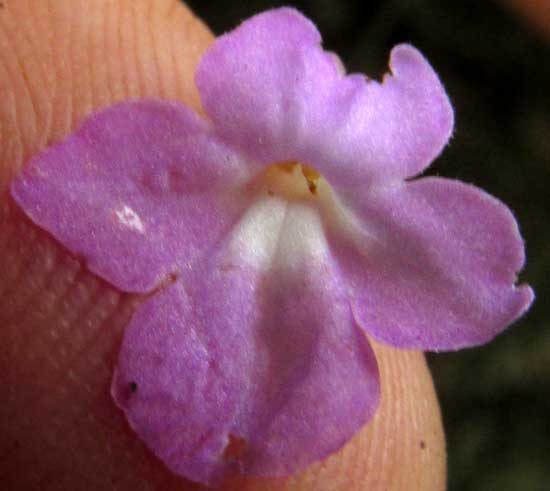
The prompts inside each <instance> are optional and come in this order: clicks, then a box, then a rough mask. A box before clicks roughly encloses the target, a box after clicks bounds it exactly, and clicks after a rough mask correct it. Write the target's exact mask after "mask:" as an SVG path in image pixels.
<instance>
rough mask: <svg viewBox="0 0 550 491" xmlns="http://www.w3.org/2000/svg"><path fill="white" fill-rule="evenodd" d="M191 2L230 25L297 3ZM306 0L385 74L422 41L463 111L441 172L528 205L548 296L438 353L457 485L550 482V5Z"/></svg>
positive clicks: (545, 485) (531, 254)
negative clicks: (529, 11)
mask: <svg viewBox="0 0 550 491" xmlns="http://www.w3.org/2000/svg"><path fill="white" fill-rule="evenodd" d="M520 1H521V0H520ZM187 3H188V4H189V5H190V6H191V8H192V9H193V10H194V11H195V12H196V13H197V14H198V15H199V16H200V17H202V18H203V19H204V20H205V22H206V23H207V24H208V25H209V26H210V27H211V29H212V30H213V31H214V32H215V33H216V34H221V33H223V32H224V31H227V30H230V29H232V28H233V27H234V26H236V25H237V24H238V23H239V22H240V21H241V20H244V19H245V18H247V17H249V16H250V15H252V14H254V13H257V12H259V11H261V10H265V9H267V8H270V7H274V6H279V5H283V3H280V2H276V1H273V0H249V1H247V2H246V3H242V4H240V3H228V2H225V1H220V0H192V1H189V2H187ZM528 3H529V2H525V5H524V7H526V6H527V4H528ZM535 3H537V2H531V4H535ZM540 3H541V4H544V0H543V1H542V2H540ZM286 5H288V3H286ZM292 5H293V6H295V7H297V8H298V9H300V10H301V11H302V12H304V13H305V14H306V15H307V16H309V17H310V18H311V19H312V20H313V21H314V22H315V23H316V24H317V26H318V27H319V29H320V31H321V33H322V34H323V37H324V40H325V47H326V48H327V49H329V50H332V51H335V52H337V53H338V54H339V55H340V56H341V58H342V59H343V61H344V63H345V65H346V67H347V68H348V71H353V72H362V73H367V74H369V75H370V76H373V77H376V78H379V77H380V76H381V75H382V74H383V73H384V71H385V70H386V64H387V58H388V53H389V50H390V48H391V47H392V46H393V45H394V44H396V43H399V42H403V41H406V42H410V43H412V44H414V45H415V46H416V47H417V48H419V49H420V50H421V51H422V52H423V53H424V54H425V55H426V57H427V58H428V59H429V60H430V62H431V63H432V64H433V66H434V67H435V68H436V70H437V72H438V73H439V75H440V77H441V79H442V81H443V83H444V85H445V86H446V88H447V91H448V93H449V95H450V97H451V99H452V101H453V104H454V107H455V111H456V131H455V135H454V138H453V140H452V142H451V144H450V146H449V147H447V149H446V150H445V152H444V154H443V155H442V157H440V158H439V159H438V160H437V161H436V162H435V164H434V165H433V166H432V167H431V168H430V170H429V173H432V174H438V175H442V176H446V177H452V178H458V179H461V180H463V181H466V182H471V183H475V184H476V185H478V186H480V187H481V188H483V189H485V190H487V191H488V192H490V193H491V194H493V195H495V196H497V197H498V198H500V199H501V200H503V201H504V202H505V203H507V204H508V205H509V206H510V207H511V208H512V210H514V212H515V214H516V216H517V218H518V220H519V222H520V225H521V228H522V232H523V235H524V237H525V240H526V242H527V257H528V260H527V266H526V268H525V270H524V272H523V273H522V274H521V277H520V278H521V280H523V281H526V282H528V283H530V284H531V285H532V286H533V287H534V289H535V291H536V294H537V301H536V302H535V305H534V307H533V308H532V309H531V311H530V312H529V314H528V315H526V316H525V317H524V318H523V319H522V320H521V321H519V322H518V323H516V324H515V325H514V326H513V327H512V328H510V329H509V330H508V331H507V332H506V333H505V334H503V335H501V336H500V337H499V338H498V339H497V340H495V341H494V342H493V343H491V344H490V345H488V346H485V347H482V348H477V349H472V350H466V351H461V352H458V353H445V354H437V355H435V354H430V355H428V359H429V362H430V365H431V368H432V372H433V375H434V378H435V383H436V386H437V389H438V393H439V397H440V400H441V405H442V411H443V419H444V423H445V427H446V433H447V439H448V453H449V490H450V491H457V490H460V491H462V490H470V491H478V490H479V491H487V490H500V491H507V490H518V491H519V490H521V491H526V490H550V403H549V399H550V326H549V320H550V297H549V295H548V293H549V290H550V275H549V274H548V273H549V271H550V240H549V238H550V223H549V222H550V213H548V212H549V207H548V200H547V196H548V195H549V194H550V191H549V190H548V186H549V185H550V68H549V66H550V42H548V41H549V40H550V36H548V35H545V31H544V22H543V21H544V16H543V15H541V14H535V15H533V16H532V17H531V21H532V20H533V19H535V22H534V23H533V24H531V23H530V21H529V20H528V18H529V16H522V15H520V14H519V13H518V11H516V10H514V9H513V8H510V7H509V6H508V5H504V3H503V2H502V3H499V2H497V1H493V2H492V1H483V2H479V1H473V0H466V1H460V2H451V1H446V2H442V1H440V0H417V1H406V0H401V1H399V0H386V1H364V0H363V1H354V0H349V1H345V0H315V1H313V0H311V1H306V0H304V1H296V2H292ZM537 21H538V22H537ZM537 24H538V29H537V27H536V26H537ZM541 26H542V29H541ZM547 27H548V30H547V31H546V34H548V33H550V25H549V26H547Z"/></svg>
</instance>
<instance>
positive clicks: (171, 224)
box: [11, 100, 245, 291]
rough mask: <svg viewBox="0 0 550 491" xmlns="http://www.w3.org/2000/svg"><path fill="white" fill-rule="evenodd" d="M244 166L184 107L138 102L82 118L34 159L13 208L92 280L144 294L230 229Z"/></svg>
mask: <svg viewBox="0 0 550 491" xmlns="http://www.w3.org/2000/svg"><path fill="white" fill-rule="evenodd" d="M244 172H245V169H244V164H243V162H242V161H241V160H240V159H239V158H238V157H237V156H236V155H235V154H234V153H233V152H232V151H230V150H229V149H228V148H227V147H226V146H225V145H223V144H221V143H220V142H219V141H217V140H216V138H215V137H214V136H213V135H212V134H211V131H210V128H209V127H208V125H207V124H206V122H204V121H202V120H200V118H198V117H197V116H196V115H195V114H194V113H193V112H192V111H190V110H189V109H187V108H186V107H185V106H183V105H182V104H177V103H168V102H161V101H154V100H149V101H139V102H130V103H123V104H118V105H115V106H113V107H111V108H109V109H107V110H104V111H102V112H99V113H96V114H95V115H93V116H91V117H90V118H88V119H87V120H86V121H85V122H84V123H83V124H82V126H81V127H80V128H79V129H78V130H77V131H76V132H75V133H73V134H72V135H70V136H69V137H68V138H67V139H66V140H64V141H62V142H61V143H58V144H56V145H54V146H52V147H50V148H48V149H47V150H46V151H44V152H43V153H42V154H39V155H38V156H36V157H34V158H33V159H32V160H31V162H30V163H29V164H28V165H27V166H26V167H25V168H24V169H23V171H22V172H21V174H20V175H19V176H18V177H17V178H16V179H15V180H14V181H13V183H12V186H11V192H12V195H13V197H14V198H15V200H16V201H17V202H18V203H19V205H20V206H21V207H22V208H23V210H24V211H25V212H26V213H27V215H28V216H29V217H30V218H31V219H32V220H33V221H34V222H35V223H37V224H38V225H40V226H41V227H43V228H45V229H46V230H47V231H49V232H50V233H52V234H53V235H54V236H55V237H56V238H57V239H58V240H59V241H60V242H61V243H63V245H65V246H66V247H67V248H68V249H70V250H71V251H72V252H73V253H75V254H77V255H81V256H83V257H84V258H85V259H86V261H87V265H88V267H89V268H90V270H92V271H93V272H95V273H97V274H99V275H100V276H102V277H103V278H105V279H106V280H107V281H109V282H110V283H112V284H113V285H115V286H117V287H118V288H121V289H123V290H126V291H146V290H149V289H151V288H153V287H154V286H155V285H157V284H158V283H159V282H160V281H161V280H162V279H163V278H164V277H166V276H167V275H168V274H170V273H172V272H175V271H177V270H178V267H179V265H178V266H176V262H177V263H179V264H182V263H184V262H188V261H190V260H191V259H192V258H193V257H194V256H195V255H197V253H198V252H199V251H201V250H204V249H206V248H207V247H208V244H210V243H211V242H212V241H214V240H216V239H217V238H218V237H219V236H220V234H221V233H222V232H223V231H224V230H225V229H226V228H227V227H228V226H229V225H230V224H231V223H232V220H233V219H234V218H235V216H236V215H237V214H238V210H240V207H241V205H242V203H240V202H239V201H238V200H235V199H234V197H230V196H229V195H228V193H227V189H230V188H231V184H232V183H234V182H235V181H238V180H239V179H242V175H243V173H244Z"/></svg>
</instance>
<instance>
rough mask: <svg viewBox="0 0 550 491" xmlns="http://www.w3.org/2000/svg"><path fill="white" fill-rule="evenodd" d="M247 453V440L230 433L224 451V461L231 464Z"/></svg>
mask: <svg viewBox="0 0 550 491" xmlns="http://www.w3.org/2000/svg"><path fill="white" fill-rule="evenodd" d="M245 451H246V440H245V439H244V438H241V437H239V436H235V435H233V434H232V433H229V435H228V440H227V445H226V447H225V450H224V451H223V460H225V461H226V462H231V461H233V460H237V459H238V458H239V457H240V456H241V455H242V454H243V453H244V452H245Z"/></svg>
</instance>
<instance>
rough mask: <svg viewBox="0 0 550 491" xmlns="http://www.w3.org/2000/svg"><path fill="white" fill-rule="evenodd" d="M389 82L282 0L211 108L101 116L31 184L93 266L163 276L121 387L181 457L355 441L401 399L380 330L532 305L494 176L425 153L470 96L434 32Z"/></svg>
mask: <svg viewBox="0 0 550 491" xmlns="http://www.w3.org/2000/svg"><path fill="white" fill-rule="evenodd" d="M390 67H391V71H392V73H391V75H387V76H386V77H385V78H384V81H383V82H382V83H378V82H375V81H372V80H367V79H365V78H364V77H363V76H360V75H349V76H345V75H344V74H343V73H341V69H340V68H339V64H338V62H337V61H336V60H335V58H334V57H333V56H332V55H330V54H328V53H325V52H324V51H323V50H322V49H321V47H320V36H319V33H318V32H317V30H316V29H315V27H314V26H313V24H311V22H310V21H308V20H307V19H305V18H304V17H303V16H301V15H300V14H299V13H298V12H296V11H295V10H292V9H280V10H273V11H269V12H266V13H263V14H261V15H258V16H255V17H253V18H252V19H250V20H248V21H246V22H245V23H243V24H242V25H241V26H240V27H239V28H238V29H236V30H235V31H233V32H231V33H229V34H227V35H225V36H222V37H221V38H219V39H218V40H217V42H216V43H215V44H214V46H213V47H212V48H211V49H210V50H209V51H208V52H207V53H206V54H205V56H204V58H203V59H202V62H201V64H200V66H199V68H198V72H197V75H196V82H197V86H198V89H199V91H200V95H201V98H202V103H203V107H204V109H205V111H206V114H207V115H208V119H205V118H203V117H201V116H199V115H197V114H194V113H193V112H192V111H191V110H190V109H189V108H187V107H185V106H183V105H182V104H179V103H169V102H161V101H152V100H149V101H137V102H129V103H124V104H119V105H116V106H113V107H111V108H109V109H107V110H105V111H103V112H100V113H98V114H95V115H93V116H92V117H90V118H89V119H88V120H87V121H85V122H84V124H83V125H82V126H81V127H80V129H79V130H78V131H77V132H75V133H74V134H73V135H71V136H70V137H69V138H67V139H66V140H65V141H63V142H61V143H59V144H57V145H55V146H53V147H51V148H50V149H48V150H46V151H45V152H44V153H42V154H41V155H39V156H37V157H35V158H34V159H33V160H32V161H31V162H30V164H29V165H28V166H27V167H26V168H25V169H24V170H23V172H22V173H21V175H20V176H19V177H18V178H17V179H16V180H15V181H14V182H13V184H12V188H11V190H12V194H13V197H14V198H15V200H16V201H17V202H18V203H19V205H20V206H21V207H22V208H23V209H24V210H25V212H26V213H27V214H28V215H29V217H31V219H32V220H34V222H36V223H37V224H38V225H39V226H41V227H43V228H45V229H46V230H48V231H50V232H51V233H52V234H53V235H54V236H55V237H56V238H57V239H58V240H59V241H60V242H61V243H63V244H64V245H65V246H66V247H67V248H68V249H70V250H71V251H72V252H73V253H75V254H78V255H80V256H83V257H85V258H86V261H87V265H88V267H89V269H90V270H91V271H93V272H95V273H96V274H98V275H99V276H101V277H103V278H105V279H106V280H107V281H109V282H110V283H111V284H112V285H114V286H115V287H117V288H119V289H120V290H123V291H126V292H150V293H152V295H151V296H150V297H149V298H148V299H147V300H146V301H144V303H143V304H142V305H141V307H140V308H139V309H138V310H137V312H136V314H135V315H134V317H133V319H132V321H131V322H130V324H129V325H128V327H127V330H126V333H125V336H124V341H123V345H122V349H121V353H120V358H119V361H118V366H117V369H116V372H115V375H114V380H113V387H112V393H113V397H114V399H115V401H116V403H117V404H118V405H119V406H120V407H121V408H122V409H123V410H124V411H125V413H126V416H127V418H128V421H129V423H130V425H131V426H132V427H133V428H134V430H135V431H136V432H137V433H138V435H139V436H140V437H141V438H142V439H143V440H144V441H145V442H146V443H147V445H148V446H149V447H150V448H151V449H152V450H153V451H154V452H155V454H157V455H158V456H159V457H160V458H161V459H162V460H163V461H164V462H165V463H166V465H168V466H169V467H170V468H171V469H172V470H173V471H174V472H176V473H179V474H181V475H183V476H186V477H188V478H190V479H193V480H195V481H200V482H203V483H213V482H216V481H217V480H218V479H220V478H221V477H222V476H223V475H224V474H225V473H227V472H233V471H238V472H242V473H245V474H256V475H266V476H277V475H285V474H288V473H291V472H294V471H296V470H297V469H300V468H303V467H305V466H307V465H308V464H310V463H311V462H312V461H315V460H317V459H322V458H324V457H326V456H327V455H328V454H330V453H331V452H334V451H335V450H337V449H339V448H340V447H341V446H342V445H344V443H345V442H346V441H348V440H349V439H350V438H351V436H352V435H353V434H354V433H355V432H356V431H357V430H358V429H359V428H360V427H361V426H362V425H363V424H364V423H365V422H367V421H368V420H369V419H370V418H371V417H372V415H373V413H374V411H375V410H376V407H377V404H378V401H379V392H380V391H379V379H378V370H377V365H376V360H375V357H374V355H373V352H372V350H371V348H370V345H369V342H368V340H367V337H366V336H365V335H364V332H367V333H368V334H369V335H370V336H372V337H373V338H375V339H377V340H379V341H381V342H385V343H388V344H390V345H393V346H396V347H400V348H407V349H422V350H436V351H438V350H455V349H458V348H462V347H466V346H474V345H478V344H480V343H485V342H487V341H489V340H490V339H491V338H493V337H494V336H495V335H497V334H498V333H499V332H501V331H502V330H503V329H504V328H505V327H506V326H507V325H508V324H509V323H511V322H512V321H513V320H515V319H516V318H517V317H519V316H520V315H521V314H522V313H523V312H525V310H526V309H527V308H528V307H529V305H530V303H531V301H532V299H533V292H532V290H531V289H530V288H529V287H528V286H520V287H517V286H515V284H514V283H515V281H516V273H517V272H518V271H519V270H520V269H521V267H522V265H523V262H524V253H523V243H522V240H521V237H520V235H519V232H518V227H517V224H516V222H515V220H514V217H513V216H512V214H511V213H510V211H509V210H508V209H507V208H506V206H504V205H503V204H502V203H500V202H499V201H497V200H496V199H495V198H493V197H491V196H489V195H487V194H485V193H484V192H482V191H481V190H479V189H477V188H475V187H473V186H470V185H467V184H463V183H460V182H457V181H453V180H448V179H442V178H435V177H426V178H421V179H415V180H409V178H412V177H414V176H416V175H418V174H419V173H421V172H422V171H423V170H424V169H425V168H426V167H427V166H428V165H429V164H430V162H431V161H432V160H433V159H434V158H435V157H436V156H437V155H438V154H439V153H440V151H441V149H442V148H443V147H444V145H445V144H446V143H447V141H448V139H449V136H450V134H451V131H452V127H453V113H452V108H451V106H450V103H449V100H448V98H447V96H446V94H445V91H444V89H443V87H442V86H441V83H440V82H439V80H438V78H437V76H436V74H435V73H434V72H433V70H432V68H431V67H430V66H429V64H428V63H427V62H426V60H425V59H424V58H423V57H422V55H421V54H420V53H418V51H416V50H415V49H414V48H413V47H411V46H408V45H400V46H397V47H396V48H394V50H393V51H392V53H391V60H390Z"/></svg>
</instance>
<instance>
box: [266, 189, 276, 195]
mask: <svg viewBox="0 0 550 491" xmlns="http://www.w3.org/2000/svg"><path fill="white" fill-rule="evenodd" d="M267 194H269V196H274V195H275V193H274V192H273V191H272V190H271V189H268V190H267Z"/></svg>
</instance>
